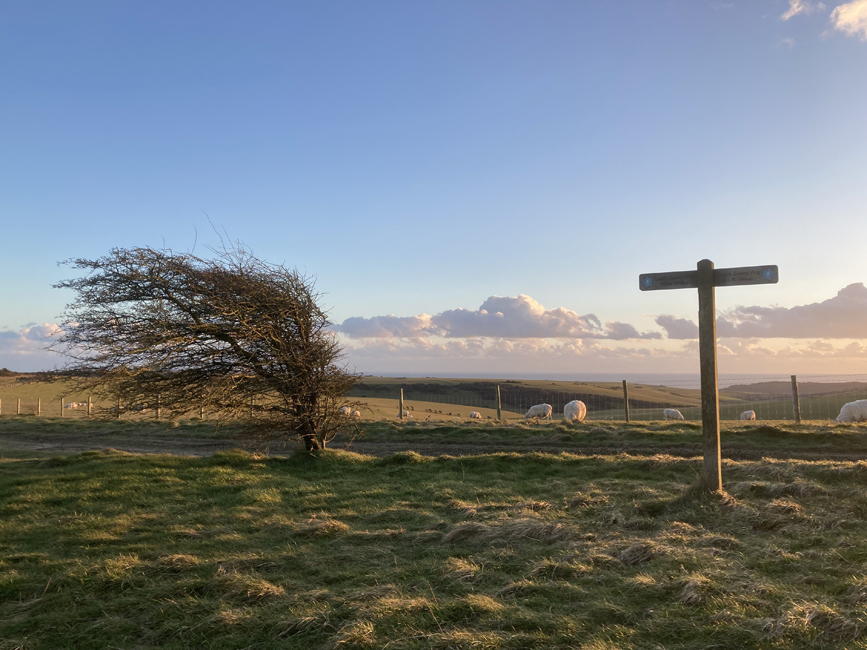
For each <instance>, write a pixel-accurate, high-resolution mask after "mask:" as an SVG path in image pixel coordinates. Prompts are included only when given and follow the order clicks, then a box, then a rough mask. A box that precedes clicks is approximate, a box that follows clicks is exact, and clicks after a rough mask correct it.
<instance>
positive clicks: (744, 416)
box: [741, 411, 756, 420]
mask: <svg viewBox="0 0 867 650" xmlns="http://www.w3.org/2000/svg"><path fill="white" fill-rule="evenodd" d="M755 419H756V412H755V411H744V412H743V413H741V420H755Z"/></svg>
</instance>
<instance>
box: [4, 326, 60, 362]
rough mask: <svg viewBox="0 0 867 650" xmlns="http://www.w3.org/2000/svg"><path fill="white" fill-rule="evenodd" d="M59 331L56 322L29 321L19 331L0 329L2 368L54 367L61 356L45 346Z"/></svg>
mask: <svg viewBox="0 0 867 650" xmlns="http://www.w3.org/2000/svg"><path fill="white" fill-rule="evenodd" d="M59 331H60V326H59V325H57V324H56V323H42V325H39V324H37V323H28V324H27V325H25V326H24V327H22V328H20V329H18V330H17V331H16V330H7V329H4V330H0V368H9V370H22V371H30V370H37V369H39V370H47V369H49V368H53V367H54V366H55V365H57V363H59V360H60V357H59V356H57V354H55V353H52V352H48V351H46V350H45V349H44V348H45V346H46V345H47V344H48V341H49V338H50V337H52V336H54V335H55V334H57V333H58V332H59Z"/></svg>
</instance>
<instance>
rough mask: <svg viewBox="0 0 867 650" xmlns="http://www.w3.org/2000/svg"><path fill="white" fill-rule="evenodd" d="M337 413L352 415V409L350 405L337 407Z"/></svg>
mask: <svg viewBox="0 0 867 650" xmlns="http://www.w3.org/2000/svg"><path fill="white" fill-rule="evenodd" d="M337 413H339V414H340V415H345V416H346V417H350V416H351V415H352V409H351V408H349V407H348V406H341V407H340V408H339V409H337Z"/></svg>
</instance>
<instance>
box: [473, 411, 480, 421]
mask: <svg viewBox="0 0 867 650" xmlns="http://www.w3.org/2000/svg"><path fill="white" fill-rule="evenodd" d="M470 419H471V420H481V419H482V414H481V413H479V412H478V411H470Z"/></svg>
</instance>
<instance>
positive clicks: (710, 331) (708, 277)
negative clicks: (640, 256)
mask: <svg viewBox="0 0 867 650" xmlns="http://www.w3.org/2000/svg"><path fill="white" fill-rule="evenodd" d="M778 280H779V270H778V269H777V267H776V266H774V265H768V266H743V267H738V268H732V269H714V267H713V262H711V261H710V260H702V261H701V262H699V263H698V266H697V269H696V270H695V271H674V272H671V273H642V274H641V275H639V276H638V287H639V288H640V289H641V290H642V291H660V290H664V289H698V351H699V361H700V364H701V428H702V433H703V438H704V466H703V468H702V483H703V484H704V486H705V488H707V489H708V490H710V491H711V492H716V491H719V490H721V489H722V472H721V466H722V457H721V454H720V440H719V385H718V380H717V369H716V297H715V295H714V287H733V286H738V285H746V284H776V283H777V282H778Z"/></svg>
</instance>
